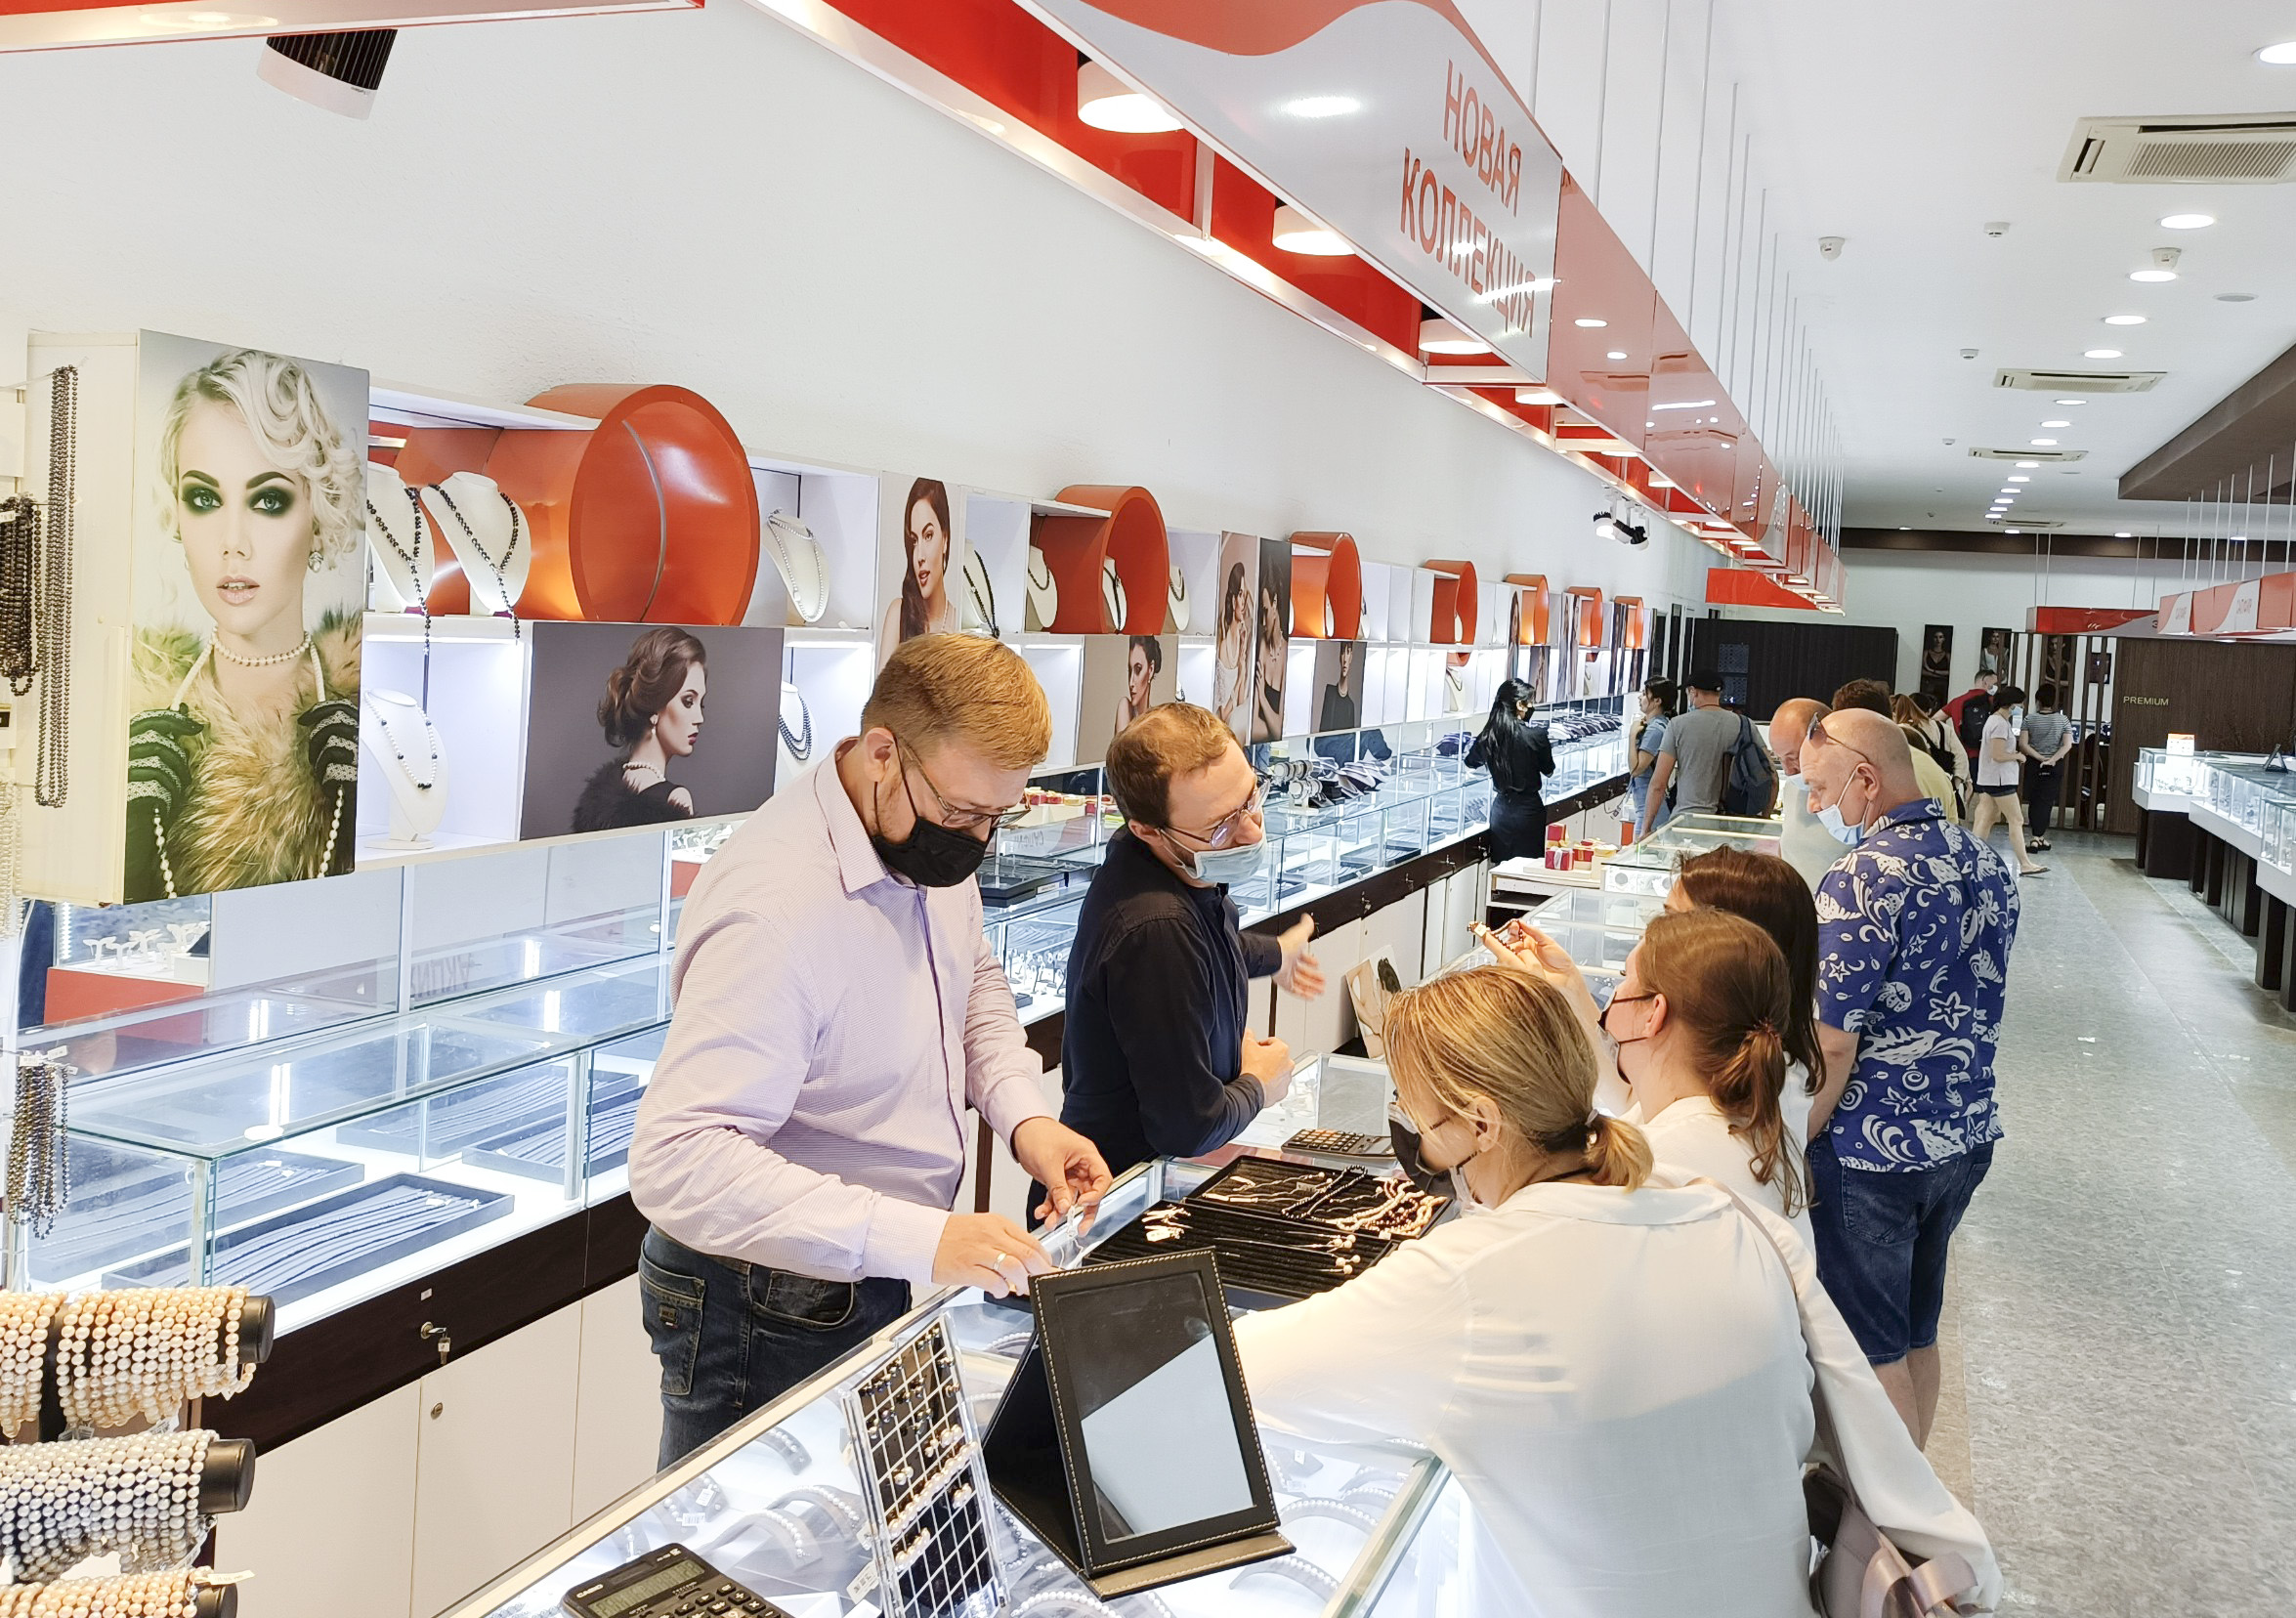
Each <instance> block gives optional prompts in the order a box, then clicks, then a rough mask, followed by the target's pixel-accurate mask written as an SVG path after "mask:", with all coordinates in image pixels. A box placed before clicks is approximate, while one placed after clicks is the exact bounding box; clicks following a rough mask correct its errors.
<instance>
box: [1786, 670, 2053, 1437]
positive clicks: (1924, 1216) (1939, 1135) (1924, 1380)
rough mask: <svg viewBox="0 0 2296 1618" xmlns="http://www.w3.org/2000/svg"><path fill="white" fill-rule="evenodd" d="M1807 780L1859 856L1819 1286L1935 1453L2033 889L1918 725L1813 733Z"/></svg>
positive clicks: (1836, 877)
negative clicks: (1953, 796) (1942, 1338)
mask: <svg viewBox="0 0 2296 1618" xmlns="http://www.w3.org/2000/svg"><path fill="white" fill-rule="evenodd" d="M1802 772H1803V775H1804V776H1805V777H1806V778H1807V781H1808V783H1809V806H1810V808H1811V810H1812V811H1813V812H1815V813H1816V814H1817V815H1818V816H1819V818H1820V819H1821V820H1823V821H1825V822H1826V823H1827V825H1828V828H1829V829H1830V830H1833V831H1834V833H1835V835H1836V836H1838V837H1840V838H1841V839H1842V840H1843V841H1844V842H1846V843H1849V844H1850V845H1851V848H1850V852H1849V853H1848V854H1846V855H1845V856H1844V857H1843V858H1842V860H1841V861H1840V863H1838V864H1837V865H1835V867H1834V868H1833V869H1832V870H1831V871H1829V872H1827V873H1826V874H1825V878H1824V880H1823V881H1821V882H1820V883H1819V884H1818V890H1817V921H1818V949H1819V960H1818V974H1817V977H1818V981H1817V1001H1818V1043H1819V1045H1820V1046H1821V1047H1822V1049H1823V1052H1824V1055H1825V1058H1826V1079H1825V1085H1824V1086H1823V1087H1822V1088H1821V1089H1820V1090H1819V1091H1818V1094H1817V1096H1816V1098H1815V1100H1814V1102H1813V1103H1812V1106H1811V1109H1810V1128H1811V1129H1812V1130H1813V1131H1814V1132H1815V1138H1814V1139H1812V1140H1811V1141H1810V1143H1809V1173H1810V1183H1811V1189H1812V1192H1813V1194H1814V1202H1813V1206H1812V1207H1811V1210H1810V1219H1811V1228H1812V1232H1813V1234H1814V1235H1815V1237H1816V1242H1817V1269H1818V1276H1819V1278H1820V1279H1821V1280H1823V1281H1824V1282H1825V1285H1826V1291H1827V1292H1828V1293H1829V1294H1831V1295H1832V1297H1833V1299H1834V1301H1835V1303H1836V1304H1838V1305H1839V1306H1840V1308H1841V1310H1842V1313H1843V1316H1844V1317H1845V1318H1846V1319H1847V1320H1848V1321H1849V1322H1850V1329H1851V1330H1852V1331H1853V1332H1855V1333H1856V1334H1857V1341H1858V1344H1859V1346H1860V1347H1862V1348H1863V1349H1864V1350H1865V1353H1866V1357H1867V1358H1868V1359H1869V1360H1871V1361H1872V1362H1873V1367H1874V1374H1875V1376H1877V1377H1879V1378H1880V1379H1881V1383H1882V1385H1883V1386H1884V1387H1886V1388H1888V1389H1889V1391H1890V1398H1891V1400H1892V1403H1894V1404H1895V1405H1896V1406H1897V1410H1898V1414H1899V1415H1901V1416H1903V1417H1904V1418H1905V1425H1906V1426H1907V1427H1909V1428H1911V1429H1912V1432H1913V1436H1914V1440H1915V1441H1916V1442H1917V1443H1921V1442H1926V1441H1927V1440H1928V1438H1929V1431H1930V1424H1931V1422H1932V1421H1933V1420H1934V1419H1935V1416H1936V1412H1937V1315H1938V1312H1939V1310H1940V1309H1941V1308H1942V1307H1943V1304H1944V1298H1945V1256H1946V1249H1947V1246H1948V1244H1949V1243H1950V1242H1951V1240H1952V1237H1953V1231H1954V1228H1955V1227H1956V1226H1957V1225H1959V1224H1960V1222H1961V1215H1962V1214H1963V1213H1964V1212H1965V1211H1966V1210H1967V1209H1968V1207H1969V1201H1970V1197H1971V1195H1972V1193H1974V1192H1975V1191H1976V1190H1977V1184H1978V1182H1979V1181H1981V1180H1982V1179H1983V1178H1984V1177H1985V1171H1986V1170H1987V1169H1989V1168H1991V1167H1992V1163H1993V1143H1994V1142H1995V1141H1996V1140H1998V1139H1999V1138H2000V1137H2001V1123H2000V1119H1999V1117H1998V1116H1997V1114H1996V1113H1995V1111H1994V1106H1993V1051H1994V1047H1995V1045H1996V1044H1997V1043H1998V1042H1999V1040H2000V1038H2001V1012H2002V1001H2003V997H2004V993H2005V990H2006V988H2007V979H2008V975H2009V951H2010V946H2011V945H2012V944H2013V943H2014V942H2016V939H2017V922H2018V890H2017V882H2016V880H2015V878H2013V877H2012V876H2011V875H2010V873H2009V868H2008V866H2006V865H2004V864H2003V863H2002V861H2001V858H2000V857H1999V856H1998V855H1996V854H1995V853H1994V852H1993V851H1992V850H1991V849H1989V848H1987V847H1986V846H1985V845H1984V844H1983V843H1981V842H1979V841H1978V840H1977V838H1976V837H1974V836H1972V835H1971V834H1970V833H1969V832H1968V831H1966V830H1962V828H1960V827H1958V826H1956V825H1954V824H1953V823H1952V822H1951V821H1950V820H1948V819H1947V818H1946V816H1945V812H1944V809H1943V806H1942V805H1940V804H1939V803H1938V802H1937V800H1936V799H1935V798H1933V797H1928V796H1925V795H1924V794H1923V792H1922V790H1921V788H1920V786H1919V785H1918V784H1917V782H1916V780H1915V777H1914V773H1913V758H1912V754H1911V751H1910V749H1909V748H1908V746H1907V745H1906V741H1905V733H1904V732H1903V731H1901V730H1899V729H1898V728H1897V727H1896V726H1895V725H1893V724H1892V723H1891V722H1890V721H1889V720H1888V719H1886V718H1884V717H1882V716H1881V715H1880V714H1877V713H1868V712H1865V711H1863V710H1862V709H1850V710H1846V711H1838V712H1835V713H1831V714H1828V715H1827V716H1825V717H1824V718H1822V719H1820V720H1818V721H1817V722H1816V723H1814V724H1813V725H1811V727H1810V730H1809V738H1808V740H1807V742H1805V743H1804V744H1803V746H1802Z"/></svg>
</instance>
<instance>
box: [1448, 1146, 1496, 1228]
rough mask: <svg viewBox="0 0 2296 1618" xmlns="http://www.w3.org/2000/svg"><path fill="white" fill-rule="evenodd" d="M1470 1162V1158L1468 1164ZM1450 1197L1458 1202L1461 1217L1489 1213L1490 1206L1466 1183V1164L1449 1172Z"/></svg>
mask: <svg viewBox="0 0 2296 1618" xmlns="http://www.w3.org/2000/svg"><path fill="white" fill-rule="evenodd" d="M1472 1161H1473V1160H1472V1159H1471V1158H1470V1159H1468V1162H1472ZM1451 1195H1452V1197H1453V1199H1454V1200H1455V1201H1457V1202H1458V1204H1459V1210H1460V1213H1461V1214H1462V1215H1466V1214H1488V1213H1490V1212H1491V1205H1490V1204H1489V1203H1487V1202H1485V1201H1483V1199H1482V1198H1480V1197H1478V1196H1476V1195H1475V1188H1474V1187H1473V1186H1472V1185H1469V1184H1468V1183H1467V1164H1465V1163H1463V1164H1461V1165H1460V1166H1459V1167H1458V1168H1456V1169H1454V1170H1452V1171H1451Z"/></svg>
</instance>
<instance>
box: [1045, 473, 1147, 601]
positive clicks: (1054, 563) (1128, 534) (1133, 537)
mask: <svg viewBox="0 0 2296 1618" xmlns="http://www.w3.org/2000/svg"><path fill="white" fill-rule="evenodd" d="M1057 498H1058V499H1059V501H1060V503H1061V504H1063V505H1081V506H1090V507H1093V508H1095V509H1097V510H1101V511H1105V512H1107V513H1108V515H1107V516H1105V517H1051V516H1040V517H1036V518H1033V519H1031V521H1030V524H1029V536H1030V538H1031V540H1032V541H1034V543H1035V544H1036V546H1037V548H1038V549H1039V550H1041V551H1042V552H1043V553H1044V565H1045V566H1046V567H1047V568H1049V569H1050V570H1051V572H1052V581H1053V583H1054V585H1055V586H1056V587H1057V588H1058V589H1059V591H1060V610H1059V613H1058V614H1057V616H1056V617H1054V618H1053V620H1052V624H1051V627H1052V629H1053V631H1054V632H1055V633H1057V634H1063V635H1113V634H1127V635H1153V634H1157V633H1159V632H1160V631H1162V629H1163V628H1164V615H1165V603H1166V599H1167V594H1168V592H1169V588H1170V582H1171V557H1170V551H1169V546H1168V544H1167V542H1166V539H1165V532H1164V510H1163V508H1162V507H1160V506H1159V505H1157V503H1156V496H1155V495H1153V494H1151V493H1149V492H1148V490H1145V489H1138V488H1132V487H1128V486H1126V485H1122V484H1072V485H1071V486H1070V487H1068V488H1067V489H1064V490H1061V491H1060V493H1059V495H1058V496H1057ZM1109 561H1114V562H1115V563H1116V576H1117V581H1118V582H1119V583H1120V584H1122V585H1123V586H1124V593H1125V617H1124V621H1123V622H1122V623H1115V622H1111V621H1110V618H1109V612H1108V607H1107V603H1106V600H1105V596H1104V593H1103V591H1102V588H1101V581H1102V569H1103V565H1104V564H1105V563H1107V562H1109Z"/></svg>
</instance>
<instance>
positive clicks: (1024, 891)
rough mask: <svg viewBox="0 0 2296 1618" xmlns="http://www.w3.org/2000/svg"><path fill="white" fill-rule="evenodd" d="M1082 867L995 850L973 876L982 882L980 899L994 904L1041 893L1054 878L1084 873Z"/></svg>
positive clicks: (1063, 878) (1004, 903) (1065, 862)
mask: <svg viewBox="0 0 2296 1618" xmlns="http://www.w3.org/2000/svg"><path fill="white" fill-rule="evenodd" d="M1085 869H1086V868H1084V867H1082V866H1077V865H1072V864H1070V863H1069V862H1068V861H1066V860H1046V859H1041V858H1039V857H1037V856H1035V855H1032V854H998V855H993V856H991V857H990V858H989V859H987V860H985V861H983V862H982V864H981V869H980V871H979V873H977V875H976V876H975V878H974V879H975V880H977V881H978V882H979V883H980V884H981V903H982V904H984V905H987V906H991V907H995V906H998V905H1009V904H1011V903H1012V902H1013V901H1015V900H1017V899H1026V898H1027V897H1028V896H1029V895H1030V894H1032V893H1041V892H1042V891H1043V890H1044V889H1046V888H1048V887H1050V886H1051V885H1052V884H1053V883H1055V882H1058V881H1063V880H1065V879H1067V878H1068V877H1071V876H1076V875H1080V874H1083V873H1084V871H1085Z"/></svg>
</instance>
